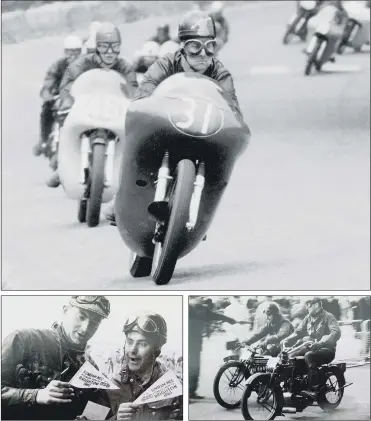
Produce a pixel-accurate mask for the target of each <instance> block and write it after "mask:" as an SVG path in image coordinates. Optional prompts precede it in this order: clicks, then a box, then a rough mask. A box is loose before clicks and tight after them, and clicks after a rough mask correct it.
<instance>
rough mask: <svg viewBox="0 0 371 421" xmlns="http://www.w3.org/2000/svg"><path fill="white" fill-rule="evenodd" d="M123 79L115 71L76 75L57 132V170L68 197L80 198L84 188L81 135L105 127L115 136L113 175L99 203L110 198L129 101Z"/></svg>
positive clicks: (112, 192) (113, 187) (118, 166)
mask: <svg viewBox="0 0 371 421" xmlns="http://www.w3.org/2000/svg"><path fill="white" fill-rule="evenodd" d="M125 86H126V81H125V79H124V78H123V77H122V76H121V75H120V74H119V73H117V72H116V71H114V70H108V69H93V70H89V71H87V72H85V73H83V74H82V75H81V76H79V77H78V78H77V79H76V81H75V83H74V84H73V86H72V88H71V95H72V96H73V97H74V100H75V102H74V104H73V106H72V108H71V110H70V112H69V114H68V116H67V118H66V120H65V122H64V125H63V127H62V129H61V133H60V142H59V154H58V170H59V176H60V180H61V184H62V186H63V188H64V190H65V192H66V194H67V196H68V197H69V198H70V199H74V200H80V199H81V198H82V196H83V193H84V191H85V187H86V186H85V185H83V184H81V182H80V180H81V167H82V163H81V155H82V154H81V143H82V141H81V136H82V134H83V133H85V132H86V131H87V130H92V129H100V128H101V129H107V130H110V131H111V132H114V133H115V134H116V136H117V138H118V141H117V142H116V143H115V152H114V165H113V168H114V170H113V178H112V183H111V185H110V186H109V187H105V188H104V190H103V194H102V203H106V202H109V201H110V200H112V199H113V197H114V195H115V193H116V190H117V188H118V182H119V172H120V162H121V156H122V145H123V142H124V137H125V117H126V110H127V107H128V105H129V102H130V100H129V99H128V96H127V95H125V93H124V91H123V89H125Z"/></svg>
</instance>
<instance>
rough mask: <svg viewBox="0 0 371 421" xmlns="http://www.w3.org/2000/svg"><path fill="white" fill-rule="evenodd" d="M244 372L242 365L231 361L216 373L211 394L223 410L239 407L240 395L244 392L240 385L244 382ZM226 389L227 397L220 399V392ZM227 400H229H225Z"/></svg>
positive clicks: (242, 386)
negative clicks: (212, 393)
mask: <svg viewBox="0 0 371 421" xmlns="http://www.w3.org/2000/svg"><path fill="white" fill-rule="evenodd" d="M244 370H245V366H244V364H242V363H240V362H238V361H231V362H229V363H226V364H224V365H223V366H222V367H220V368H219V370H218V372H217V373H216V376H215V379H214V384H213V392H214V396H215V399H216V401H217V402H218V404H219V405H220V406H222V407H223V408H226V409H236V408H238V407H239V406H240V405H241V399H242V395H243V392H244V390H245V387H244V385H243V384H242V382H243V381H244V380H245V374H244ZM226 389H228V392H227V393H226V395H227V397H225V396H223V397H222V392H223V391H224V390H226ZM232 392H233V393H232ZM232 395H233V396H232ZM227 398H231V399H228V400H227Z"/></svg>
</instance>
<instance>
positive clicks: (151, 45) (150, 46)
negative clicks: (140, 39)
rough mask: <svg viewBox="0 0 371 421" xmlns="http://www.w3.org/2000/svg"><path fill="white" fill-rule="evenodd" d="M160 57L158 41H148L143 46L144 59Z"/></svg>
mask: <svg viewBox="0 0 371 421" xmlns="http://www.w3.org/2000/svg"><path fill="white" fill-rule="evenodd" d="M159 55H160V46H159V45H158V43H157V42H156V41H148V42H146V43H145V44H144V45H143V48H142V57H151V58H157V57H158V56H159Z"/></svg>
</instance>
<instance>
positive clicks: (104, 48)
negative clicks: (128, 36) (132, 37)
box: [97, 42, 121, 54]
mask: <svg viewBox="0 0 371 421" xmlns="http://www.w3.org/2000/svg"><path fill="white" fill-rule="evenodd" d="M109 50H111V51H112V52H113V53H119V52H120V50H121V44H120V43H119V42H98V43H97V51H98V53H101V54H105V53H108V51H109Z"/></svg>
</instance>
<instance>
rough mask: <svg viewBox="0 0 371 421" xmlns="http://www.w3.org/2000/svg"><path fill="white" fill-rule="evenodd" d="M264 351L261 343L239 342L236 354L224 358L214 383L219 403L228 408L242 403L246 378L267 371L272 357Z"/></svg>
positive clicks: (214, 390) (235, 350) (215, 394)
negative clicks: (247, 343) (241, 351)
mask: <svg viewBox="0 0 371 421" xmlns="http://www.w3.org/2000/svg"><path fill="white" fill-rule="evenodd" d="M240 350H243V354H242V355H241V356H239V355H238V354H237V353H238V352H239V351H240ZM262 352H263V349H262V348H261V347H259V345H257V346H254V347H252V346H248V345H246V344H245V343H238V344H237V347H236V348H235V349H234V354H232V355H229V356H228V357H224V358H223V361H224V363H223V365H221V366H220V368H219V370H218V372H217V373H216V376H215V379H214V383H213V392H214V396H215V399H216V401H217V402H218V404H219V405H221V406H222V407H223V408H226V409H235V408H238V407H239V406H240V405H241V399H242V394H243V392H244V390H245V382H246V380H247V379H248V378H249V377H250V376H251V375H253V374H255V373H264V372H265V371H266V365H267V362H268V359H269V358H270V357H269V356H267V355H263V354H262ZM226 390H228V392H227V396H226V397H222V392H224V391H226Z"/></svg>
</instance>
